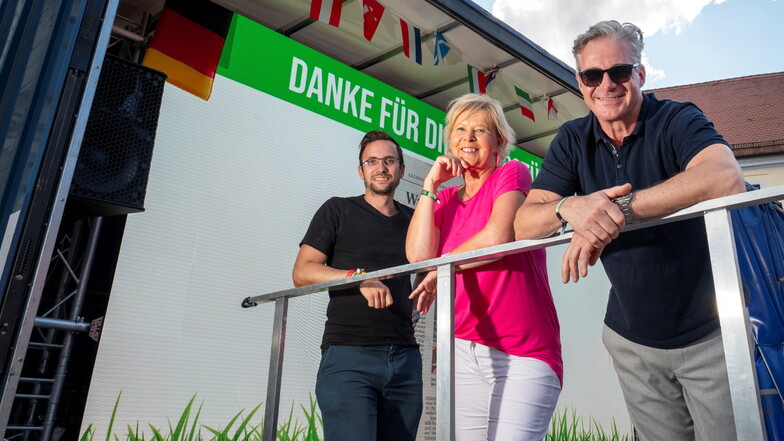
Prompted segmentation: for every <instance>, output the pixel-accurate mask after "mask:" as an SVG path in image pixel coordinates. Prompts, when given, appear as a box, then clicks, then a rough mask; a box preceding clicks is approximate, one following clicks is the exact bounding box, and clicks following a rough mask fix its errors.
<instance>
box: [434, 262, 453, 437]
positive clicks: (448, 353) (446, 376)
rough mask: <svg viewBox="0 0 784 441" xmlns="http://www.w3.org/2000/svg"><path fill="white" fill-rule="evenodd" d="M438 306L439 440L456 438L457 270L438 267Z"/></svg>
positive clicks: (437, 415)
mask: <svg viewBox="0 0 784 441" xmlns="http://www.w3.org/2000/svg"><path fill="white" fill-rule="evenodd" d="M437 283H438V300H437V302H438V303H437V304H436V322H437V323H436V326H437V329H438V330H437V333H436V344H437V349H436V440H437V441H454V439H455V421H454V418H455V377H454V372H455V314H454V310H455V268H454V265H452V264H446V265H441V266H439V267H438V281H437Z"/></svg>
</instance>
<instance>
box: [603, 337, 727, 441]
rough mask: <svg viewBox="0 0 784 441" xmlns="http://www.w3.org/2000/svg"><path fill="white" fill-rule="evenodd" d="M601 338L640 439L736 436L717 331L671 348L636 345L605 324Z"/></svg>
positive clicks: (703, 440) (722, 440)
mask: <svg viewBox="0 0 784 441" xmlns="http://www.w3.org/2000/svg"><path fill="white" fill-rule="evenodd" d="M602 340H603V341H604V346H605V347H606V348H607V351H608V352H609V353H610V356H611V357H612V359H613V366H614V367H615V372H616V373H617V374H618V380H619V382H620V384H621V390H623V396H624V399H625V400H626V407H627V409H628V410H629V414H630V416H631V418H632V424H634V428H635V429H636V430H637V434H638V435H639V437H640V440H642V441H692V440H696V441H736V440H737V436H736V434H735V420H734V418H733V413H732V403H731V401H730V389H729V381H728V378H727V365H726V363H725V361H724V348H723V346H722V340H721V331H716V332H713V333H711V334H709V335H707V336H705V337H703V338H701V339H699V340H697V341H695V342H693V343H691V344H689V345H688V346H685V347H681V348H676V349H656V348H651V347H649V346H643V345H639V344H636V343H633V342H631V341H629V340H627V339H625V338H623V337H621V336H620V335H618V334H617V333H616V332H615V331H613V330H611V329H610V328H608V327H607V326H605V327H604V330H603V331H602Z"/></svg>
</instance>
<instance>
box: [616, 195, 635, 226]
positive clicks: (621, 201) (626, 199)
mask: <svg viewBox="0 0 784 441" xmlns="http://www.w3.org/2000/svg"><path fill="white" fill-rule="evenodd" d="M633 195H634V193H629V194H627V195H623V196H620V197H617V198H614V199H612V201H613V202H615V204H616V205H618V208H620V209H621V212H622V213H623V217H624V218H625V219H626V225H629V224H633V223H634V217H633V216H632V207H631V204H632V196H633Z"/></svg>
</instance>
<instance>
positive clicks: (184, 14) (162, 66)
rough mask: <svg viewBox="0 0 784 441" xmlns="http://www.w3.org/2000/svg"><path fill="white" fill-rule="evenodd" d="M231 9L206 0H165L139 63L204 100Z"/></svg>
mask: <svg viewBox="0 0 784 441" xmlns="http://www.w3.org/2000/svg"><path fill="white" fill-rule="evenodd" d="M232 16H233V13H232V12H231V11H229V10H228V9H224V8H223V7H221V6H218V5H217V4H215V3H212V2H211V1H208V0H167V1H166V4H165V5H164V8H163V12H161V18H160V20H159V21H158V28H157V29H156V30H155V35H153V37H152V40H151V41H150V48H149V49H147V52H146V53H145V54H144V59H143V60H142V65H144V66H147V67H150V68H152V69H155V70H159V71H161V72H164V73H165V74H166V75H167V76H168V78H167V80H166V81H168V82H169V83H171V84H174V85H175V86H177V87H179V88H180V89H183V90H185V91H187V92H190V93H192V94H194V95H196V96H198V97H199V98H202V99H204V100H207V99H209V97H210V94H211V93H212V83H213V81H214V79H215V71H216V69H217V68H218V62H219V61H220V56H221V52H222V51H223V44H224V43H225V42H226V34H227V33H228V31H229V25H230V24H231V18H232Z"/></svg>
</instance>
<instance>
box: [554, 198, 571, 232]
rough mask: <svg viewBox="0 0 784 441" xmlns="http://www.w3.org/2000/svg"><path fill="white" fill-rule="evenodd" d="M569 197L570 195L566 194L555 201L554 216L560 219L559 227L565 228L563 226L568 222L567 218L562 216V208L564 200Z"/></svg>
mask: <svg viewBox="0 0 784 441" xmlns="http://www.w3.org/2000/svg"><path fill="white" fill-rule="evenodd" d="M570 197H571V196H566V197H565V198H563V199H561V200H560V201H558V203H557V204H555V217H556V219H558V221H560V222H561V227H562V228H565V227H566V224H568V223H569V221H567V220H566V219H565V218H564V216H563V209H564V203H565V202H566V200H567V199H569V198H570Z"/></svg>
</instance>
